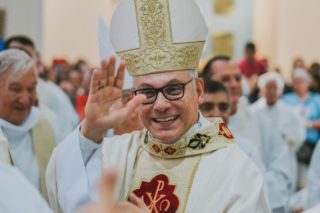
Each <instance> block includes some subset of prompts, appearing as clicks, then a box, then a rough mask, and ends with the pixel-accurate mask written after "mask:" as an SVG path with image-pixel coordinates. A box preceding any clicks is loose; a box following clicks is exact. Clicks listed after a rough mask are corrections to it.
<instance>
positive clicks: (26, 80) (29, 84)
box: [0, 68, 37, 125]
mask: <svg viewBox="0 0 320 213" xmlns="http://www.w3.org/2000/svg"><path fill="white" fill-rule="evenodd" d="M0 82H1V83H0V117H1V118H2V119H4V120H6V121H8V122H10V123H12V124H15V125H21V124H22V123H23V122H24V121H25V119H26V118H27V117H28V115H29V113H30V111H31V108H32V106H33V104H34V103H35V101H36V84H37V77H36V71H35V68H32V69H30V70H28V71H27V72H25V73H24V74H22V75H20V76H12V75H11V72H10V71H7V72H5V73H3V74H2V75H1V76H0Z"/></svg>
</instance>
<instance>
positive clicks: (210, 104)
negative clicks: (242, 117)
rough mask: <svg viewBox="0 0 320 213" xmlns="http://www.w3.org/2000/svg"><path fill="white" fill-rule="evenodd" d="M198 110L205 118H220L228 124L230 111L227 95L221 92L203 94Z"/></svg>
mask: <svg viewBox="0 0 320 213" xmlns="http://www.w3.org/2000/svg"><path fill="white" fill-rule="evenodd" d="M200 110H201V112H202V114H203V115H204V116H205V117H207V118H211V117H221V118H222V119H223V121H224V122H225V123H228V120H229V116H230V113H231V110H230V103H229V99H228V96H227V94H226V93H225V92H223V91H221V92H217V93H207V92H205V93H204V97H203V103H202V104H200Z"/></svg>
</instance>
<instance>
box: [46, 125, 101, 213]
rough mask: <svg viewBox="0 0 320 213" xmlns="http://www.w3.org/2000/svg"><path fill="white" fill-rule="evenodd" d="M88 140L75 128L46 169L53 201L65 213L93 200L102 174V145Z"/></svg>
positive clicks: (57, 148) (49, 191)
mask: <svg viewBox="0 0 320 213" xmlns="http://www.w3.org/2000/svg"><path fill="white" fill-rule="evenodd" d="M85 142H88V141H86V140H85V138H84V137H83V138H82V137H81V134H80V131H79V128H77V129H75V130H74V131H73V132H72V133H71V134H70V135H69V136H67V137H66V138H65V139H64V140H63V141H62V142H61V143H60V144H59V145H58V146H57V147H56V149H55V151H54V154H53V155H52V157H51V159H50V163H49V166H48V168H47V188H48V193H49V197H50V203H51V205H52V207H53V208H54V209H56V210H59V208H61V210H62V211H63V212H64V213H71V212H75V211H76V210H77V209H78V208H79V207H80V206H82V205H84V204H86V203H87V202H89V201H92V199H93V195H94V194H95V190H96V186H97V185H98V183H99V180H100V177H101V167H102V154H101V148H102V145H97V144H93V143H92V142H91V143H85Z"/></svg>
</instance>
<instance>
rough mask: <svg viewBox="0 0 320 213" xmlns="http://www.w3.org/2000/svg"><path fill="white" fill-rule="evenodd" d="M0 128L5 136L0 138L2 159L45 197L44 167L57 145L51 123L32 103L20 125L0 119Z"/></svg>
mask: <svg viewBox="0 0 320 213" xmlns="http://www.w3.org/2000/svg"><path fill="white" fill-rule="evenodd" d="M0 128H1V129H2V131H3V134H4V136H5V140H2V141H1V142H0V149H1V151H0V152H2V153H4V156H5V158H4V159H1V160H2V162H6V163H8V164H12V165H14V166H16V167H17V168H18V169H19V170H20V171H21V173H22V174H24V175H25V176H26V178H27V179H28V180H29V181H30V182H31V183H32V185H33V186H34V187H35V188H37V189H39V190H40V191H41V193H42V195H43V196H44V197H45V198H47V191H46V187H45V169H46V166H47V163H48V160H49V157H50V155H51V153H52V150H53V148H54V146H55V145H56V138H55V135H54V130H53V128H52V126H51V124H50V123H49V122H48V120H47V119H46V117H45V116H44V115H43V114H41V111H40V110H39V109H38V108H37V107H32V109H31V111H30V113H29V115H28V117H27V118H26V120H25V121H24V122H23V123H22V124H21V125H14V124H12V123H10V122H8V121H6V120H4V119H0ZM8 156H9V160H8Z"/></svg>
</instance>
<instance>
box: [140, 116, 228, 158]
mask: <svg viewBox="0 0 320 213" xmlns="http://www.w3.org/2000/svg"><path fill="white" fill-rule="evenodd" d="M227 131H228V130H227V128H226V126H225V124H224V123H223V122H222V121H221V120H220V119H218V120H217V119H216V120H215V121H214V123H212V124H211V125H208V126H206V127H204V128H202V129H200V130H199V131H197V132H195V133H194V134H190V135H188V136H186V137H184V138H182V139H180V140H179V141H177V142H176V143H174V144H162V143H157V142H156V141H153V140H152V139H151V137H149V136H148V134H146V136H145V139H144V142H143V144H142V147H143V148H144V149H145V150H146V151H147V152H149V153H150V154H152V155H155V156H158V157H162V158H181V157H186V156H192V155H199V154H203V153H205V152H212V151H214V150H217V149H220V148H223V147H225V146H226V145H227V143H233V142H234V141H233V140H232V139H233V137H232V135H231V133H230V132H228V133H229V134H230V135H228V134H226V132H227Z"/></svg>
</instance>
